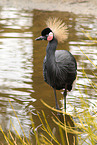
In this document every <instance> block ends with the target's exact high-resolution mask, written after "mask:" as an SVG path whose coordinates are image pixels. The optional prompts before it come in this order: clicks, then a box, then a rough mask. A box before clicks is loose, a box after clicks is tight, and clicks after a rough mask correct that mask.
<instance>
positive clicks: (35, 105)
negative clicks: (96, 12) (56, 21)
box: [0, 8, 97, 142]
mask: <svg viewBox="0 0 97 145" xmlns="http://www.w3.org/2000/svg"><path fill="white" fill-rule="evenodd" d="M48 15H49V16H52V15H53V16H54V17H56V16H57V17H60V18H62V19H63V20H64V21H65V22H66V24H67V26H68V30H69V38H68V40H67V41H66V42H65V44H60V45H59V47H58V49H62V48H63V49H67V50H69V51H70V52H71V53H72V54H73V55H74V56H75V58H76V60H77V64H78V78H77V80H76V84H75V85H74V89H73V91H71V92H69V93H68V97H67V112H70V113H73V112H74V107H75V108H77V109H78V110H79V111H80V107H81V106H80V105H79V102H80V99H79V98H80V96H81V94H82V95H83V96H84V98H87V99H88V100H89V101H90V102H91V103H90V104H89V108H88V109H91V108H92V105H93V104H96V103H97V99H96V97H97V86H96V85H97V78H96V77H95V76H94V74H95V75H96V76H97V68H96V67H97V43H92V41H91V40H89V39H88V38H87V36H85V34H84V33H83V31H84V32H87V33H89V35H90V36H92V38H93V39H97V27H96V26H97V19H96V18H95V17H93V16H88V17H86V16H83V15H74V14H73V13H68V12H57V11H55V12H47V11H46V12H44V11H39V10H33V11H28V10H18V9H15V8H8V9H7V8H1V9H0V125H1V126H2V128H3V130H4V131H5V132H7V131H8V129H10V130H11V131H12V132H14V133H15V131H14V129H13V127H11V126H10V121H12V123H13V125H14V126H15V128H16V129H17V131H18V133H19V134H20V135H23V133H22V131H21V128H20V126H19V124H18V121H17V118H16V116H15V114H14V112H13V109H12V107H11V105H10V103H9V100H10V101H11V103H12V106H13V108H14V110H15V112H16V114H17V116H18V118H19V120H20V123H21V125H22V127H23V129H24V131H25V134H26V136H27V137H28V134H29V131H30V130H31V121H30V117H29V112H31V113H32V114H33V116H34V121H35V123H36V126H37V125H39V124H40V122H39V120H38V119H37V115H35V113H36V110H38V111H40V110H44V111H45V113H46V116H47V118H48V121H49V122H50V121H51V120H50V114H51V111H50V110H49V109H47V108H46V107H45V106H44V105H43V104H42V103H41V101H40V99H43V100H44V101H45V102H46V103H47V104H49V105H50V106H55V100H54V94H53V89H52V88H51V87H49V86H48V85H47V84H46V83H45V82H44V81H43V74H42V63H43V58H44V56H45V48H46V45H47V42H43V41H42V42H36V41H35V38H37V37H38V36H39V35H40V32H41V30H42V29H43V28H44V27H45V20H46V19H47V17H48ZM79 47H80V48H81V50H83V51H84V53H85V54H86V55H87V56H88V57H89V59H90V60H91V61H92V62H93V63H94V65H96V67H95V66H94V65H93V64H91V63H90V62H89V60H88V59H87V58H86V57H85V56H84V55H83V53H82V52H81V51H80V49H79ZM83 68H84V70H85V72H86V74H87V77H88V80H87V79H86V77H84V76H83ZM92 81H93V82H94V84H96V85H94V87H95V89H93V88H92V87H91V85H90V83H92ZM85 87H86V90H87V94H86V93H85V89H84V88H85ZM79 88H80V91H81V94H80V93H79ZM57 95H58V100H59V102H60V105H61V102H62V101H60V100H62V91H58V92H57ZM70 104H71V105H72V107H71V105H70ZM95 109H96V108H95ZM51 125H52V123H51ZM1 140H2V142H3V138H1Z"/></svg>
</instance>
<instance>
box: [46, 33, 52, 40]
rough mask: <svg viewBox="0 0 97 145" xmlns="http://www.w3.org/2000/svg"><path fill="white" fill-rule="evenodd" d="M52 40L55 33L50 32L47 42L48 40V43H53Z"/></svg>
mask: <svg viewBox="0 0 97 145" xmlns="http://www.w3.org/2000/svg"><path fill="white" fill-rule="evenodd" d="M52 39H53V33H52V32H50V33H49V36H48V37H47V40H48V41H51V40H52Z"/></svg>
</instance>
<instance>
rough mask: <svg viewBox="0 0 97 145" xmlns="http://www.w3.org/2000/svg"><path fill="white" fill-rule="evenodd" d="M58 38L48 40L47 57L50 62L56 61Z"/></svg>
mask: <svg viewBox="0 0 97 145" xmlns="http://www.w3.org/2000/svg"><path fill="white" fill-rule="evenodd" d="M57 44H58V42H57V40H56V39H53V40H52V41H50V42H48V45H47V48H46V58H47V61H49V63H50V62H51V63H55V51H56V47H57Z"/></svg>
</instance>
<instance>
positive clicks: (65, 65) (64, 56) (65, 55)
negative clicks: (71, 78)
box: [55, 50, 77, 73]
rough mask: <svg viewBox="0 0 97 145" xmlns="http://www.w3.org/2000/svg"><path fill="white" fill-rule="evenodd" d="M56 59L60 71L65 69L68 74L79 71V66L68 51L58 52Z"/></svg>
mask: <svg viewBox="0 0 97 145" xmlns="http://www.w3.org/2000/svg"><path fill="white" fill-rule="evenodd" d="M55 58H56V63H57V64H58V65H57V66H58V67H59V68H60V69H62V70H63V69H64V71H66V72H67V73H73V72H74V73H75V72H76V70H77V64H76V60H75V58H74V56H73V55H72V54H71V53H70V52H69V51H67V50H56V52H55Z"/></svg>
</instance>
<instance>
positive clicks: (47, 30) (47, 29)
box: [41, 28, 52, 36]
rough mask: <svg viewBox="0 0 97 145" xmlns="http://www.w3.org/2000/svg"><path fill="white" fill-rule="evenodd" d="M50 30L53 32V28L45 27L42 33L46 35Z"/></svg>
mask: <svg viewBox="0 0 97 145" xmlns="http://www.w3.org/2000/svg"><path fill="white" fill-rule="evenodd" d="M50 32H52V30H51V29H50V28H45V29H43V30H42V32H41V35H42V36H46V35H47V34H49V33H50Z"/></svg>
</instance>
